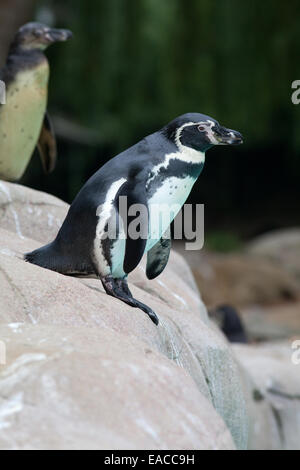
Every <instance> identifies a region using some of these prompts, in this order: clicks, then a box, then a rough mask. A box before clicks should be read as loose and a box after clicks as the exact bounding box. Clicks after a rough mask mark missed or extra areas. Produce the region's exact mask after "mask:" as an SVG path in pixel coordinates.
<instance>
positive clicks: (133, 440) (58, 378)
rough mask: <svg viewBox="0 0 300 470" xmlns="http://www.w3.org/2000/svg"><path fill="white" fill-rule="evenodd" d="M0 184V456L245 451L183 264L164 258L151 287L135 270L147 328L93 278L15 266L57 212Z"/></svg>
mask: <svg viewBox="0 0 300 470" xmlns="http://www.w3.org/2000/svg"><path fill="white" fill-rule="evenodd" d="M0 183H1V184H0V194H1V196H2V199H1V200H0V201H1V202H0V240H1V241H0V286H1V289H0V326H1V330H0V339H1V338H2V337H3V338H4V339H5V341H6V342H7V366H6V367H3V366H0V384H2V386H3V388H2V386H1V387H0V389H1V390H2V389H3V390H5V392H4V393H2V395H1V392H0V400H2V404H0V447H3V448H26V447H30V446H32V447H33V448H52V449H53V448H57V447H59V448H115V449H116V448H153V449H155V448H158V449H161V448H166V449H189V448H190V449H195V448H199V449H200V448H224V449H229V448H234V446H235V445H236V446H237V447H238V448H245V446H246V442H247V418H246V410H245V403H244V395H243V392H242V387H241V380H240V373H239V370H238V366H237V364H236V360H235V358H234V355H233V353H232V350H231V348H230V347H229V345H228V344H227V342H226V341H225V339H224V338H223V336H222V335H221V334H220V333H219V332H218V331H217V329H216V328H215V327H214V326H212V325H211V323H210V322H209V320H208V317H207V314H206V309H205V307H204V304H203V302H202V300H201V299H200V297H199V294H198V293H197V291H196V289H195V284H194V282H193V278H192V275H191V273H190V271H189V269H188V267H187V265H186V263H185V262H184V261H183V259H182V258H181V257H180V256H179V255H178V254H176V253H172V255H171V259H170V262H169V264H168V267H167V269H166V270H165V272H164V273H163V274H162V276H160V277H159V278H158V279H157V280H154V281H152V282H150V281H148V280H146V277H145V273H144V267H143V266H141V267H140V268H139V269H137V270H136V271H135V272H134V273H133V275H132V276H131V277H130V279H129V281H130V283H131V285H132V284H133V288H132V290H133V293H134V295H135V296H136V297H137V298H138V299H140V300H141V301H143V302H145V303H147V304H149V305H151V307H152V308H153V309H154V310H155V311H156V312H157V314H158V315H159V318H160V325H159V327H155V325H154V324H153V323H152V322H151V321H150V320H149V319H148V317H147V316H146V315H145V314H144V313H143V312H141V311H139V310H135V309H132V308H131V307H128V306H127V305H125V304H123V303H121V302H119V301H118V300H116V299H113V298H111V297H108V296H107V295H106V294H104V291H103V289H102V286H101V283H100V282H99V281H97V280H92V279H88V280H79V279H75V278H68V277H65V276H62V275H60V274H58V273H55V272H52V271H47V270H44V269H42V268H39V267H37V266H34V265H30V264H28V263H25V262H24V261H23V259H22V254H23V253H24V252H27V251H29V250H32V249H34V248H36V247H38V246H40V245H41V243H47V242H49V241H50V240H52V239H53V238H54V236H55V235H56V232H57V229H58V226H59V225H60V224H61V222H62V220H63V218H64V216H65V214H66V211H67V209H68V206H67V205H66V204H64V203H62V202H61V201H58V200H57V199H55V198H52V197H51V196H48V195H45V194H43V193H39V192H36V191H32V190H29V189H27V188H24V187H21V186H17V185H13V184H8V183H4V182H0ZM28 208H29V210H28ZM36 208H38V209H39V210H40V212H38V213H36V212H35V210H36ZM1 214H2V215H1ZM49 214H50V215H49ZM50 221H51V222H52V223H50ZM64 338H65V339H64ZM5 387H6V388H5ZM33 409H34V412H33ZM1 410H2V411H1ZM228 430H229V431H230V433H229V431H228ZM233 441H234V443H235V444H234V443H233Z"/></svg>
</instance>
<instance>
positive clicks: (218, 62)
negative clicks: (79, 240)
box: [26, 0, 300, 233]
mask: <svg viewBox="0 0 300 470" xmlns="http://www.w3.org/2000/svg"><path fill="white" fill-rule="evenodd" d="M47 11H48V13H49V12H50V13H52V14H53V17H54V24H55V25H56V26H63V27H68V28H70V29H71V30H72V31H73V32H74V38H73V40H72V41H70V42H68V43H66V44H63V45H62V44H60V45H55V46H53V47H51V48H49V51H48V52H47V55H48V57H49V59H50V63H51V70H52V74H51V82H50V97H49V105H50V109H51V110H52V111H54V112H55V111H56V112H59V113H60V114H64V115H65V116H67V117H69V118H70V119H71V120H74V121H75V122H77V123H79V124H81V125H84V126H87V127H88V128H91V129H94V130H96V131H97V133H98V134H99V138H100V141H101V145H99V147H98V148H97V149H96V148H93V147H88V146H80V145H75V144H74V145H66V144H61V146H60V148H59V150H60V160H59V166H58V169H57V172H56V174H55V175H54V176H53V177H51V178H53V179H52V180H51V179H50V180H49V179H47V180H46V179H43V178H42V179H41V177H40V175H38V173H37V170H33V169H32V168H31V170H30V174H28V175H27V180H26V182H27V183H28V184H30V185H32V186H35V187H38V188H39V189H42V188H43V189H46V190H49V191H50V192H54V193H55V194H57V195H59V196H60V197H63V198H65V199H67V200H68V201H70V200H71V199H72V198H73V197H74V195H75V194H76V192H77V191H78V190H79V188H80V186H81V185H82V184H83V183H84V181H85V180H86V179H87V178H88V177H89V176H90V175H91V174H92V173H93V172H94V171H95V170H96V169H97V168H99V167H100V166H101V165H102V164H103V163H104V162H105V161H106V160H107V159H108V158H110V157H112V156H114V155H115V154H117V153H118V152H120V151H121V150H123V149H125V148H127V147H129V146H130V145H132V144H134V143H135V142H137V141H138V140H139V139H140V138H142V137H143V136H145V135H147V134H149V133H151V132H153V131H154V130H156V129H159V128H160V127H162V126H163V125H164V124H165V123H166V122H168V121H169V120H171V119H173V118H174V117H175V116H177V115H180V114H182V113H185V112H189V111H198V112H202V113H205V114H208V115H212V116H213V117H215V118H216V119H218V120H219V121H220V122H221V123H222V124H224V125H226V126H228V127H231V128H235V129H237V130H239V131H240V132H242V134H243V135H244V137H245V145H244V146H243V148H240V149H238V150H236V149H228V148H226V149H225V148H221V149H214V150H213V151H211V153H209V156H208V158H207V163H206V167H205V171H204V173H203V175H202V176H201V183H200V182H199V185H198V184H197V187H196V188H195V190H194V192H193V195H192V197H193V200H194V201H198V202H204V203H206V204H207V205H208V206H207V207H208V209H207V211H206V214H209V216H212V218H214V222H215V224H216V225H218V222H221V220H223V221H224V224H223V225H226V227H225V229H226V230H227V228H228V227H227V226H229V229H231V226H232V225H233V219H234V218H235V219H238V220H242V221H243V223H244V224H245V223H248V224H249V225H251V224H252V225H254V219H255V217H257V213H258V212H259V211H260V213H263V214H264V215H263V216H262V217H260V218H261V219H263V221H262V223H261V225H260V227H257V228H254V229H253V230H252V232H253V233H254V232H255V231H260V230H264V229H269V228H277V226H280V225H282V224H292V223H298V222H299V223H300V220H299V210H298V203H297V198H298V200H299V196H300V189H299V184H298V181H299V177H300V164H299V151H300V132H299V129H300V105H299V106H298V107H297V106H295V105H293V104H292V102H291V94H292V90H291V83H292V82H293V81H294V80H296V79H300V61H299V48H300V35H299V31H300V15H299V1H298V0H290V1H289V2H288V4H287V3H283V2H282V0H264V2H261V1H260V0H248V1H246V2H241V1H239V0H189V1H188V2H187V1H183V0H109V1H104V0H86V1H84V0H65V1H64V2H61V1H60V0H40V1H39V2H38V3H37V17H38V18H42V17H43V16H44V17H45V12H46V13H47ZM46 16H47V15H46ZM278 204H279V205H280V204H281V211H280V215H279V210H278ZM276 205H277V208H276ZM272 211H273V212H272ZM271 212H272V213H273V216H272V217H271V218H270V214H271ZM287 212H289V214H290V216H289V217H288V220H286V221H283V219H284V216H285V215H286V214H287ZM297 217H298V218H297Z"/></svg>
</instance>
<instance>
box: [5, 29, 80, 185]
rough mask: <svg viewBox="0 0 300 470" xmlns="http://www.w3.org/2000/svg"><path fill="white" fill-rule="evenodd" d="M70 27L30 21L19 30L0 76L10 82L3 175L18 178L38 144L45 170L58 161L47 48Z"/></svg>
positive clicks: (12, 179) (8, 84)
mask: <svg viewBox="0 0 300 470" xmlns="http://www.w3.org/2000/svg"><path fill="white" fill-rule="evenodd" d="M70 36H71V33H70V32H69V31H67V30H56V29H50V28H48V27H47V26H44V25H41V24H39V23H29V24H27V25H25V26H23V27H22V28H20V30H19V31H18V33H17V35H16V37H15V40H14V42H13V43H12V45H11V48H10V51H9V55H8V58H7V61H6V65H5V67H4V68H3V70H1V72H0V79H1V80H2V81H4V83H5V85H6V104H3V105H0V178H1V179H5V180H9V181H16V180H18V179H20V178H21V177H22V175H23V173H24V171H25V170H26V167H27V165H28V163H29V161H30V159H31V156H32V153H33V151H34V149H35V147H36V145H38V149H39V152H40V155H41V159H42V163H43V167H44V170H45V171H46V172H51V171H52V170H53V169H54V166H55V161H56V142H55V136H54V133H53V130H52V126H51V122H50V120H49V116H48V115H47V113H46V108H47V98H48V80H49V64H48V61H47V58H46V57H45V55H44V53H43V50H44V49H45V48H46V47H47V46H48V45H49V44H51V43H53V42H56V41H65V40H67V39H68V38H69V37H70Z"/></svg>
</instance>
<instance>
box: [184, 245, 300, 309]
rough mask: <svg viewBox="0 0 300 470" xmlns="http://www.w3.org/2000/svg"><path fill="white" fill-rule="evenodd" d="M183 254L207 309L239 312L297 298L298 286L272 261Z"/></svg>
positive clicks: (254, 256) (204, 253)
mask: <svg viewBox="0 0 300 470" xmlns="http://www.w3.org/2000/svg"><path fill="white" fill-rule="evenodd" d="M183 247H184V245H183V244H179V243H177V244H176V250H177V251H178V252H179V253H181V254H183V253H184V252H183ZM185 253H186V254H185V255H184V257H185V259H186V260H187V261H188V263H189V265H190V267H191V268H192V271H193V273H194V276H195V280H196V283H197V285H198V288H199V290H200V292H202V293H203V301H204V303H205V304H206V305H207V306H208V307H209V308H214V307H216V306H218V305H219V304H229V305H233V306H234V307H237V308H241V307H245V306H249V305H257V304H260V305H268V304H274V303H276V302H286V301H294V300H297V299H298V298H300V283H299V282H298V280H297V279H295V276H294V275H293V274H292V273H291V272H289V270H285V269H283V268H282V265H280V264H279V263H278V261H276V260H275V259H272V258H268V257H264V258H263V257H261V256H260V255H259V254H255V253H230V254H219V253H211V252H208V251H200V252H196V253H195V252H192V251H190V252H189V251H187V252H185ZM298 256H299V254H298Z"/></svg>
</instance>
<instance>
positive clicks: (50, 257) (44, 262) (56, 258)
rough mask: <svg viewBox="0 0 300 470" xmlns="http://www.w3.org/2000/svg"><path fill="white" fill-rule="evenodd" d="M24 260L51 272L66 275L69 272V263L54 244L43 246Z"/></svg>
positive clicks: (27, 255) (28, 254)
mask: <svg viewBox="0 0 300 470" xmlns="http://www.w3.org/2000/svg"><path fill="white" fill-rule="evenodd" d="M24 260H25V261H27V262H28V263H31V264H36V265H37V266H41V267H42V268H45V269H50V270H51V271H57V272H60V273H64V272H66V271H67V270H68V264H69V263H68V262H67V260H65V259H64V257H63V256H60V255H59V253H58V252H57V249H56V247H55V244H54V242H52V243H49V245H45V246H42V247H41V248H38V249H37V250H34V251H32V252H31V253H26V254H25V255H24Z"/></svg>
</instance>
